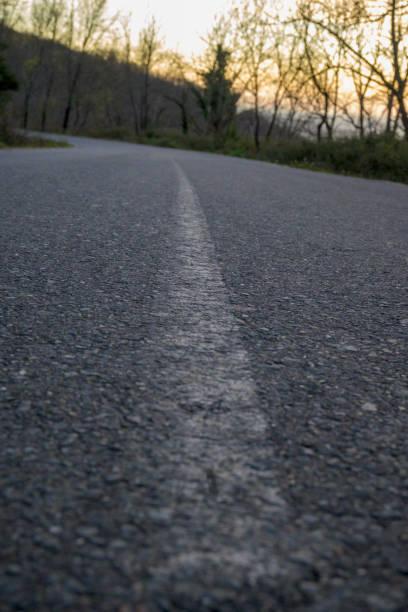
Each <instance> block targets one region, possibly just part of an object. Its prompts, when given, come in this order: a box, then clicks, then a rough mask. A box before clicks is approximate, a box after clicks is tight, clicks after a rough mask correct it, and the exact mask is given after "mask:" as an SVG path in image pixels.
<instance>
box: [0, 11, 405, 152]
mask: <svg viewBox="0 0 408 612" xmlns="http://www.w3.org/2000/svg"><path fill="white" fill-rule="evenodd" d="M107 8H108V7H107V2H106V0H73V1H70V2H68V1H67V0H33V1H32V2H28V3H27V2H24V1H21V0H0V43H3V44H5V45H7V50H6V51H3V55H4V56H5V59H6V64H7V68H8V70H9V71H11V73H12V74H14V75H15V77H16V79H17V81H18V82H19V85H20V87H19V91H18V92H16V93H14V94H13V97H12V107H11V112H12V116H13V121H14V124H15V125H18V126H19V127H23V128H30V129H40V130H58V131H66V130H70V131H78V132H80V131H81V132H87V133H92V132H95V133H97V132H106V133H111V134H115V133H116V134H118V135H119V134H121V133H133V134H136V135H139V136H140V135H145V134H149V133H154V132H157V131H163V130H168V129H177V130H179V131H180V132H182V133H184V134H189V133H196V134H203V135H207V136H211V137H212V138H214V140H215V141H218V142H222V141H223V140H225V139H226V138H228V137H231V136H233V135H234V134H237V133H239V134H243V135H246V136H248V137H250V138H251V139H252V140H253V142H254V146H255V148H256V149H257V150H258V149H259V148H260V147H261V145H262V143H264V142H268V141H277V140H290V139H296V138H299V137H301V136H302V137H308V138H311V137H312V138H316V139H317V140H322V139H325V140H326V139H327V140H331V139H333V138H334V137H335V136H338V135H344V134H351V135H358V136H359V137H360V138H364V137H365V136H368V135H373V134H378V133H383V132H387V133H390V134H393V135H401V136H404V138H405V139H408V107H407V104H408V100H407V83H408V3H407V2H406V0H405V1H404V0H325V1H324V2H322V1H320V0H307V1H306V0H299V1H298V3H297V5H296V7H295V8H293V10H291V11H288V10H287V8H285V3H284V2H281V3H280V2H279V1H278V0H276V1H273V0H240V1H235V2H231V6H230V8H229V10H228V11H227V12H226V13H225V14H224V15H220V16H218V17H217V18H216V20H215V22H214V27H213V28H212V29H211V31H210V32H208V33H207V35H206V37H205V41H206V48H205V50H204V52H203V53H202V54H201V55H200V56H198V57H194V58H186V57H183V56H182V55H180V54H179V53H176V52H173V51H171V50H168V49H166V47H165V42H164V41H163V39H162V36H161V33H160V28H159V27H158V25H157V23H156V21H155V20H154V19H152V20H151V21H150V22H149V23H147V24H146V25H145V26H144V27H142V28H141V30H140V32H139V34H138V36H137V37H133V36H132V32H131V29H130V18H129V16H128V17H125V16H123V15H119V14H118V15H114V16H109V13H108V10H107ZM134 41H136V42H134Z"/></svg>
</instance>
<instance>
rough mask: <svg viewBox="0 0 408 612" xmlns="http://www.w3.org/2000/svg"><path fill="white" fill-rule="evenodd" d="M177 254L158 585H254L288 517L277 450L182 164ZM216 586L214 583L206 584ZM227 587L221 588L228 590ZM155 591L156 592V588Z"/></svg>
mask: <svg viewBox="0 0 408 612" xmlns="http://www.w3.org/2000/svg"><path fill="white" fill-rule="evenodd" d="M176 170H177V176H178V181H179V190H178V198H177V214H176V219H177V230H176V232H177V236H176V237H177V240H176V244H177V250H176V253H175V257H174V260H173V262H172V263H171V264H170V267H169V269H168V270H166V271H164V274H163V279H162V283H163V286H164V285H165V286H166V288H165V290H163V292H161V295H160V297H158V299H157V303H156V315H158V316H159V317H160V325H158V326H157V330H156V336H155V339H154V344H155V347H156V351H157V355H158V357H157V363H159V364H160V365H159V367H158V369H157V372H156V380H157V385H158V386H161V388H162V389H163V385H165V386H166V392H165V393H164V392H163V391H162V392H161V398H160V403H159V406H158V409H159V410H161V411H163V410H164V411H167V413H168V415H169V418H170V419H171V422H172V428H173V431H172V433H171V434H170V439H169V441H168V442H166V443H164V444H163V445H162V448H161V449H160V455H161V457H162V460H163V462H165V461H167V464H168V465H167V471H166V476H165V477H164V476H163V477H161V482H162V483H163V484H162V485H161V489H160V490H159V491H158V497H160V499H161V508H160V512H161V517H162V518H163V517H164V518H165V519H166V520H169V531H168V532H167V534H166V538H164V542H163V559H165V561H163V562H162V563H159V564H155V567H154V570H153V576H154V579H153V585H154V584H156V582H157V581H159V583H160V584H162V582H163V580H166V577H167V580H169V581H170V582H171V583H172V584H173V583H174V584H176V583H177V580H178V579H180V577H181V576H183V575H186V572H187V574H190V575H191V573H192V572H193V573H195V574H197V575H198V574H201V573H202V572H204V573H206V575H208V576H210V575H211V576H212V580H215V581H216V580H218V579H220V580H221V576H223V578H222V581H223V584H224V583H225V580H226V578H225V577H226V574H228V575H229V578H230V579H234V580H237V579H238V580H242V581H243V580H249V579H251V581H255V580H256V579H257V578H259V576H261V575H265V574H269V575H271V574H272V573H275V572H276V571H277V563H276V559H275V556H274V554H273V546H272V545H271V543H270V542H268V541H267V534H269V535H270V528H271V521H273V520H276V518H277V517H278V516H282V515H285V514H286V512H285V504H284V501H283V500H282V499H281V498H280V496H279V492H278V490H277V488H276V487H275V485H274V482H273V473H272V471H271V468H270V465H271V457H272V458H273V450H272V449H271V444H270V442H269V441H268V438H267V431H268V428H267V421H266V418H265V416H264V414H263V413H262V411H261V409H260V408H259V406H258V401H257V395H256V389H255V384H254V381H253V379H252V377H251V373H250V367H249V359H248V355H247V353H246V351H245V348H244V346H243V344H242V342H241V339H240V335H239V327H238V324H237V321H236V320H235V318H234V315H233V313H232V309H231V306H230V302H229V298H228V293H227V290H226V287H225V285H224V282H223V280H222V275H221V272H220V269H219V266H218V264H217V257H216V253H215V248H214V245H213V243H212V240H211V237H210V232H209V229H208V226H207V222H206V219H205V216H204V213H203V211H202V209H201V207H200V204H199V201H198V197H197V195H196V193H195V191H194V189H193V188H192V186H191V184H190V183H189V181H188V179H187V178H186V176H185V174H184V173H183V171H182V170H181V168H180V167H179V166H177V167H176ZM208 581H210V578H208ZM222 581H221V582H222ZM153 585H151V587H152V588H153Z"/></svg>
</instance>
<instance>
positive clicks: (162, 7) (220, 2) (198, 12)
mask: <svg viewBox="0 0 408 612" xmlns="http://www.w3.org/2000/svg"><path fill="white" fill-rule="evenodd" d="M229 4H230V3H229V0H205V1H204V2H201V1H200V2H199V1H198V0H109V6H110V8H111V10H112V11H115V10H120V11H122V12H132V13H133V22H132V23H133V29H134V32H135V33H137V31H138V30H139V29H140V28H141V27H143V25H144V24H145V22H146V20H147V19H148V18H149V17H150V16H152V15H154V16H155V17H156V18H157V20H158V22H159V24H160V26H161V30H162V33H163V35H164V36H165V38H166V46H167V47H170V48H178V49H179V51H181V52H183V53H186V54H190V53H192V52H200V51H201V50H202V45H201V42H200V36H203V35H204V34H205V33H206V32H207V30H208V29H209V28H210V26H211V24H212V22H213V18H214V15H215V14H216V13H219V12H223V11H224V9H225V8H226V7H227V6H228V5H229Z"/></svg>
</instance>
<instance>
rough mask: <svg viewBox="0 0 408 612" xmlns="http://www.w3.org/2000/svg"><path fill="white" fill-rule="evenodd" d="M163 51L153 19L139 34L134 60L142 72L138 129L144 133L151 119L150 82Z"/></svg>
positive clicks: (155, 22)
mask: <svg viewBox="0 0 408 612" xmlns="http://www.w3.org/2000/svg"><path fill="white" fill-rule="evenodd" d="M162 49H163V38H162V36H161V35H160V28H159V25H158V23H157V21H156V19H155V18H154V17H152V18H151V19H150V21H149V22H148V23H147V25H146V26H145V27H144V28H142V30H141V31H140V32H139V40H138V43H137V46H136V49H135V59H136V63H137V65H138V67H139V68H140V69H141V71H142V77H143V78H142V87H141V91H140V96H139V127H140V131H141V132H145V131H146V130H147V128H148V127H149V124H150V118H151V80H152V75H153V71H154V69H155V68H156V67H157V65H158V63H159V62H160V58H161V51H162Z"/></svg>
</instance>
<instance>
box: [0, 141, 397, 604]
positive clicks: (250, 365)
mask: <svg viewBox="0 0 408 612" xmlns="http://www.w3.org/2000/svg"><path fill="white" fill-rule="evenodd" d="M72 142H73V143H74V144H75V147H74V148H71V149H60V150H58V149H56V150H51V149H49V150H37V151H32V150H9V151H0V204H1V224H0V236H1V237H0V240H1V243H0V244H1V259H2V266H1V277H0V283H1V290H2V300H1V325H0V331H1V342H2V352H1V361H0V398H1V411H0V436H1V438H0V440H1V444H0V463H1V468H0V469H1V472H0V485H1V486H0V504H1V517H2V521H1V528H0V530H1V553H0V558H1V570H0V571H1V573H0V610H27V611H34V610H35V611H42V610H47V611H48V610H73V611H74V610H75V612H77V611H80V610H92V611H97V610H98V611H99V610H101V611H104V610H106V611H112V610H118V611H119V612H133V611H135V612H158V611H162V612H165V611H174V612H180V611H186V612H196V611H203V612H204V611H207V612H209V611H213V612H216V611H220V612H227V611H228V612H230V611H237V612H238V611H240V612H241V611H251V612H252V611H253V612H258V611H264V612H266V611H268V612H269V611H272V610H273V611H275V610H276V611H286V610H296V611H297V610H307V611H309V610H310V611H313V612H323V611H327V612H329V611H330V612H336V611H338V612H344V611H348V610H350V611H353V612H355V611H359V610H361V611H364V612H366V611H376V612H397V611H400V612H402V611H403V610H406V609H407V608H408V522H407V518H408V517H407V515H408V453H407V438H408V381H407V363H408V355H407V352H408V351H407V332H408V308H407V305H408V299H407V294H408V284H407V263H408V252H407V236H408V187H407V186H404V185H399V184H391V183H387V182H380V181H367V180H362V179H354V178H344V177H339V176H333V175H326V174H315V173H311V172H307V171H302V170H295V169H291V168H285V167H278V166H274V165H271V164H264V163H258V162H253V161H247V160H240V159H233V158H226V157H221V156H217V155H210V154H202V153H191V152H182V151H172V150H163V149H155V148H150V147H142V146H136V145H130V144H120V143H113V142H104V141H92V140H86V139H74V138H72Z"/></svg>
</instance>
